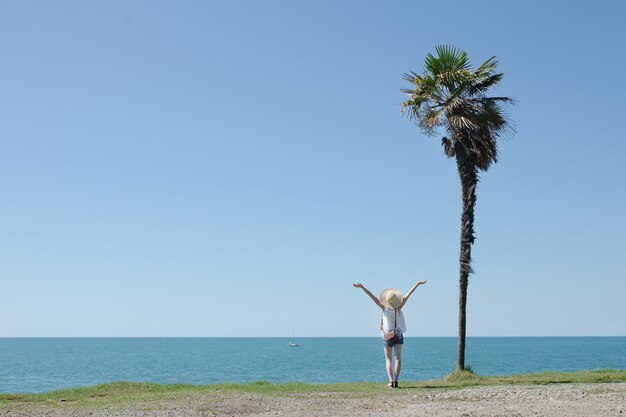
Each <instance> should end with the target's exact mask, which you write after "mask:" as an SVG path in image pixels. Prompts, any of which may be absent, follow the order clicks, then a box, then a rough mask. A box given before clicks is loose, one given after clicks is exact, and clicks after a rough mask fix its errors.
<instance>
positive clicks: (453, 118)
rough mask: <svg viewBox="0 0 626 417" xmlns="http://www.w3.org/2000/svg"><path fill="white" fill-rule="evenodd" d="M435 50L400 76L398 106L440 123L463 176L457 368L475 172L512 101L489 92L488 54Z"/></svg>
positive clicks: (492, 78) (489, 154)
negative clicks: (474, 57) (418, 69)
mask: <svg viewBox="0 0 626 417" xmlns="http://www.w3.org/2000/svg"><path fill="white" fill-rule="evenodd" d="M435 50H436V53H437V56H433V55H432V54H430V53H429V54H428V55H427V56H426V61H425V69H424V71H423V75H419V74H417V73H415V72H410V73H408V74H405V75H404V79H405V80H406V81H408V82H409V83H411V84H412V88H410V89H404V90H402V91H403V92H404V93H406V94H408V99H407V100H406V101H405V102H404V103H403V104H402V112H403V113H404V114H406V115H408V117H409V118H410V119H411V120H413V121H415V122H416V123H417V125H418V126H419V127H420V129H421V130H423V131H424V132H425V133H427V134H428V135H430V136H432V135H434V134H435V132H436V130H437V128H443V129H445V131H446V136H447V137H443V138H442V140H441V144H442V146H443V150H444V152H445V154H446V156H448V157H450V158H452V157H455V158H456V165H457V169H458V172H459V177H460V179H461V195H462V199H463V210H462V215H461V251H460V256H459V262H460V267H459V340H458V360H457V368H458V369H460V370H462V369H465V329H466V305H467V285H468V278H469V274H470V273H471V272H472V268H471V265H470V263H471V253H472V244H473V243H474V239H475V236H474V205H475V204H476V186H477V184H478V181H479V177H478V172H479V171H487V169H488V168H489V167H490V166H491V164H492V163H495V162H497V156H498V148H497V139H498V138H500V137H502V135H503V134H506V133H509V132H511V131H512V128H511V126H510V123H509V122H508V120H507V118H506V116H505V112H504V108H503V106H504V105H506V104H509V103H511V104H512V103H513V100H511V99H510V98H507V97H487V96H486V94H487V92H488V91H489V89H491V88H492V87H493V86H495V85H496V84H497V83H498V82H499V81H500V80H502V77H503V74H502V73H496V72H495V69H496V67H497V65H498V61H497V60H496V58H495V57H492V58H489V59H488V60H487V61H485V62H484V63H483V64H482V65H481V66H480V67H478V68H477V69H476V70H474V69H472V67H471V64H470V62H469V58H468V56H467V53H466V52H465V51H462V50H460V49H458V48H456V47H454V46H451V45H440V46H437V47H436V48H435Z"/></svg>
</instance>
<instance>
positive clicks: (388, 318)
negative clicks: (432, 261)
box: [352, 281, 426, 388]
mask: <svg viewBox="0 0 626 417" xmlns="http://www.w3.org/2000/svg"><path fill="white" fill-rule="evenodd" d="M424 284H426V281H420V282H418V283H417V284H415V285H414V286H413V287H412V288H411V289H410V290H409V292H408V293H406V295H405V296H404V297H403V296H402V294H401V293H400V291H398V290H396V289H394V288H387V289H386V290H384V291H383V292H382V293H380V298H377V297H376V296H375V295H374V294H372V293H371V292H370V290H368V289H367V288H365V286H364V285H363V284H361V283H356V284H352V285H354V286H355V287H356V288H360V289H362V290H363V291H365V294H367V295H369V297H370V298H371V299H372V300H373V301H374V303H376V305H377V306H378V307H380V308H381V310H382V318H381V320H380V331H381V332H382V336H383V343H384V345H385V363H386V367H387V375H388V376H389V384H387V386H388V387H389V388H398V378H399V377H400V369H401V368H402V359H401V355H402V345H403V344H404V333H405V332H406V324H405V323H404V314H402V307H404V305H405V304H406V302H407V301H408V300H409V297H410V296H411V294H413V291H415V289H416V288H417V287H419V286H420V285H424ZM394 351H395V361H396V363H395V367H394V366H392V362H391V354H392V353H393V352H394ZM394 375H395V378H394Z"/></svg>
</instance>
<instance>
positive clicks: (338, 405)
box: [0, 383, 626, 417]
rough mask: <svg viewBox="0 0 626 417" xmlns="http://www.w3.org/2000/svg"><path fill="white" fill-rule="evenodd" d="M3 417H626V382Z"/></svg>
mask: <svg viewBox="0 0 626 417" xmlns="http://www.w3.org/2000/svg"><path fill="white" fill-rule="evenodd" d="M12 407H13V405H9V407H8V408H7V407H6V406H2V407H0V416H2V417H5V416H6V417H17V416H20V417H22V416H29V417H35V416H46V417H60V416H68V417H83V416H84V417H86V416H89V417H117V416H128V417H139V416H142V417H143V416H155V417H165V416H171V417H196V416H203V417H204V416H260V417H264V416H266V417H269V416H274V417H275V416H296V417H313V416H321V417H324V416H345V417H357V416H358V417H361V416H372V417H376V416H390V415H393V416H398V417H409V416H410V417H421V416H429V417H430V416H437V417H452V416H454V417H478V416H480V417H521V416H524V417H525V416H532V417H540V416H546V417H578V416H589V417H626V383H611V384H555V385H545V386H498V387H477V388H467V389H463V390H446V391H441V390H425V389H410V388H409V389H398V390H389V389H387V388H382V387H381V392H380V393H375V394H367V395H366V394H360V393H334V392H315V393H298V394H282V395H278V396H265V395H255V394H232V393H228V394H220V393H205V394H198V395H197V396H194V397H190V398H180V397H178V398H173V399H171V400H160V401H158V402H147V403H141V404H133V405H132V406H115V405H113V406H108V408H107V409H99V410H90V411H84V410H77V409H75V408H74V407H72V406H71V405H70V404H68V405H63V404H59V405H50V406H44V405H41V404H37V405H35V404H33V405H24V404H15V406H14V407H13V408H12Z"/></svg>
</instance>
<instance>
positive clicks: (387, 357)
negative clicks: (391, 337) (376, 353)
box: [385, 346, 394, 382]
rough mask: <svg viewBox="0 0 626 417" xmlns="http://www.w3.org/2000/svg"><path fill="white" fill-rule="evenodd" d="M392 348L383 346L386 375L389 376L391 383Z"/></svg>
mask: <svg viewBox="0 0 626 417" xmlns="http://www.w3.org/2000/svg"><path fill="white" fill-rule="evenodd" d="M392 349H393V348H390V347H387V346H385V363H386V365H387V375H388V376H389V382H393V381H394V379H393V367H392V366H391V350H392Z"/></svg>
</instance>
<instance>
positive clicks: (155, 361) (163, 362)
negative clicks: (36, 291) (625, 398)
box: [0, 337, 626, 393]
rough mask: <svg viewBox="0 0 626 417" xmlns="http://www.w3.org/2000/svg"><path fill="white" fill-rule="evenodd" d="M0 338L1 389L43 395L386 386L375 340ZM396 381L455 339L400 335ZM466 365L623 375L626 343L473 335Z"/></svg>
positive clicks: (444, 352) (431, 363)
mask: <svg viewBox="0 0 626 417" xmlns="http://www.w3.org/2000/svg"><path fill="white" fill-rule="evenodd" d="M298 341H299V342H300V343H301V345H302V346H301V347H299V348H289V347H288V346H287V344H288V342H289V340H288V339H284V338H58V339H57V338H32V339H31V338H4V339H0V392H5V393H7V392H12V393H17V392H42V391H51V390H57V389H61V388H69V387H81V386H89V385H95V384H101V383H106V382H112V381H148V382H157V383H168V384H169V383H190V384H213V383H218V382H250V381H257V380H265V381H270V382H273V383H283V382H293V381H302V382H309V383H327V382H354V381H385V380H386V378H387V377H386V374H385V369H384V357H383V348H382V342H381V340H380V339H379V338H301V339H298ZM402 356H403V367H402V374H401V379H403V380H425V379H434V378H440V377H442V376H444V375H446V374H447V373H449V372H450V371H451V370H453V369H454V367H455V364H456V338H452V337H450V338H446V337H443V338H419V337H407V338H405V345H404V349H403V355H402ZM466 363H467V364H469V365H471V367H472V368H473V370H474V371H475V372H477V373H479V374H482V375H506V374H517V373H527V372H539V371H575V370H581V369H600V368H615V369H626V337H493V338H491V337H484V338H483V337H480V338H469V339H468V340H467V353H466Z"/></svg>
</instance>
